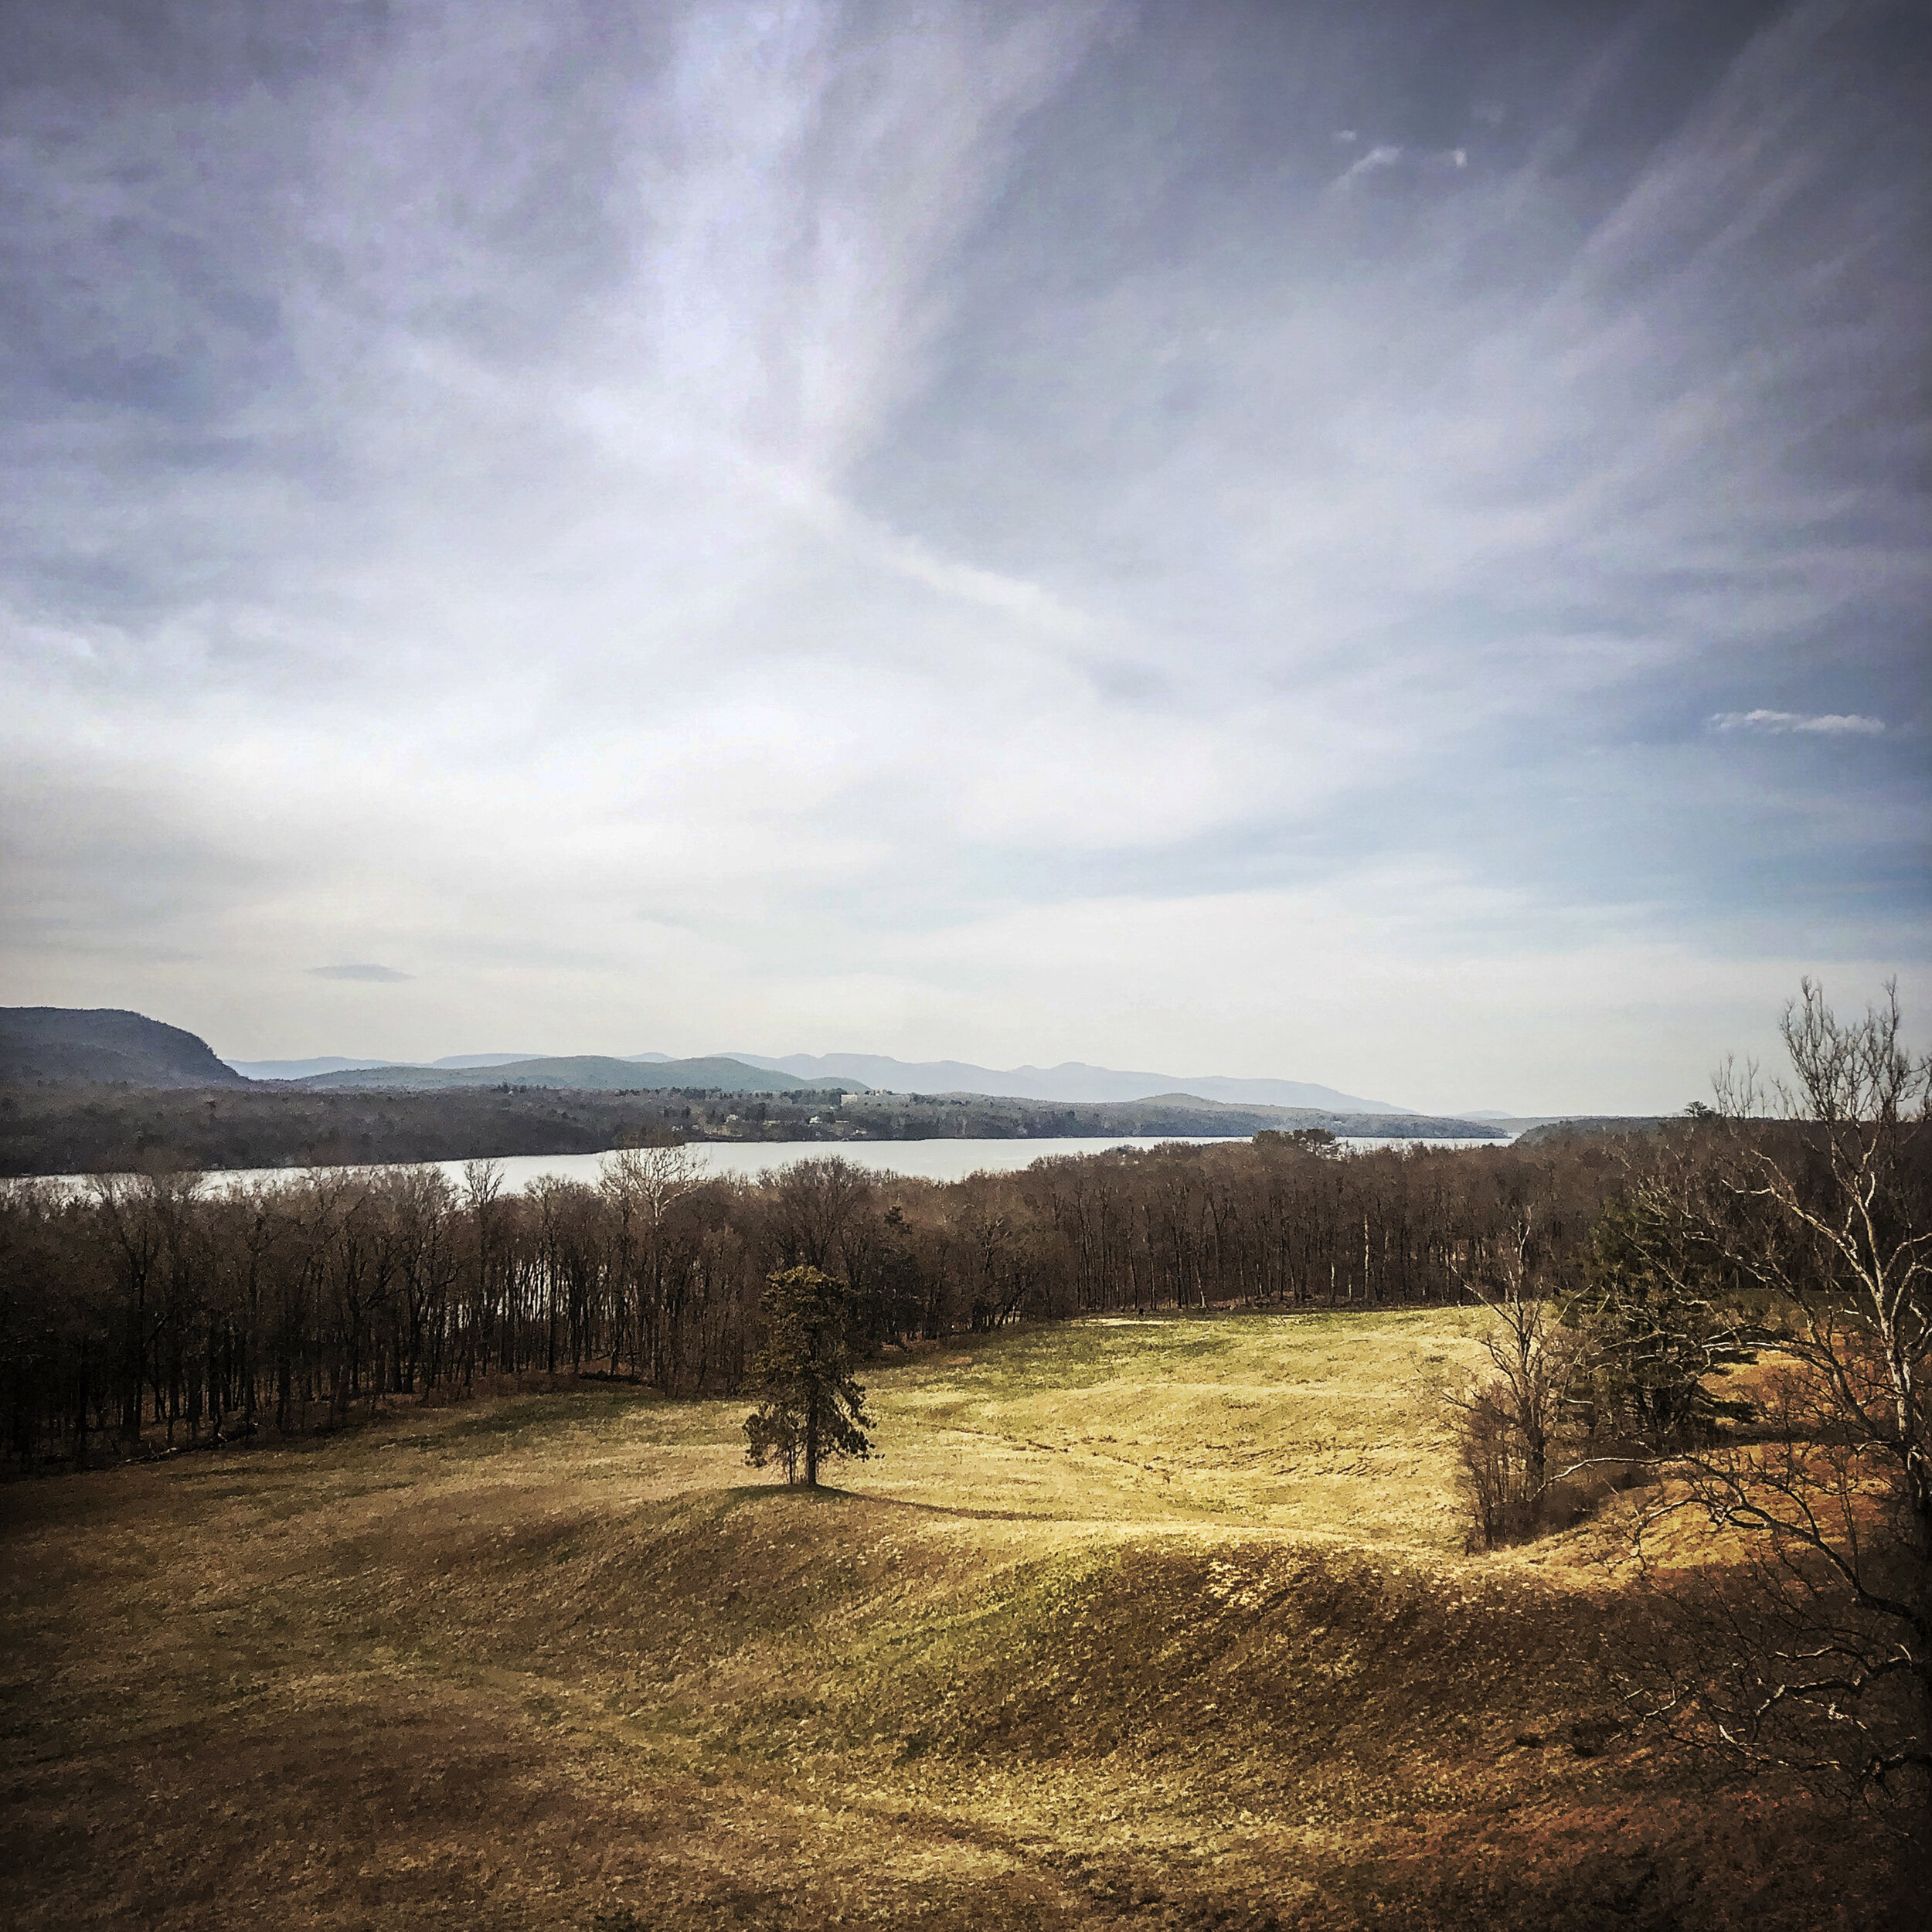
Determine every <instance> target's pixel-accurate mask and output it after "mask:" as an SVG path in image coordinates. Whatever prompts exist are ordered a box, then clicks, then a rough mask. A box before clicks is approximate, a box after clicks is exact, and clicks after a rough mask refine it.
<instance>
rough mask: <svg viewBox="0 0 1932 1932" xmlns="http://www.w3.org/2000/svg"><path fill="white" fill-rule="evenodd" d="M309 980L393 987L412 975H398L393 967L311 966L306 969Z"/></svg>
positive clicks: (413, 976) (411, 977) (412, 976)
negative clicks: (331, 980) (348, 981)
mask: <svg viewBox="0 0 1932 1932" xmlns="http://www.w3.org/2000/svg"><path fill="white" fill-rule="evenodd" d="M308 976H309V978H311V979H354V980H365V981H368V982H369V983H370V984H371V985H382V986H394V985H400V983H401V982H402V981H404V980H406V979H413V978H415V977H416V975H414V974H413V973H399V972H398V971H396V968H394V967H393V966H374V965H360V966H311V967H310V968H309V969H308Z"/></svg>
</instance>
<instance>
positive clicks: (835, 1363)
mask: <svg viewBox="0 0 1932 1932" xmlns="http://www.w3.org/2000/svg"><path fill="white" fill-rule="evenodd" d="M845 1301H846V1297H845V1290H844V1288H843V1287H841V1285H840V1284H838V1282H836V1281H833V1280H832V1278H831V1277H829V1276H828V1275H825V1274H821V1273H820V1271H819V1270H818V1269H817V1268H809V1267H800V1268H786V1269H784V1270H781V1272H780V1273H778V1274H774V1275H772V1276H770V1277H768V1279H767V1281H766V1283H765V1291H764V1297H763V1298H762V1299H761V1301H760V1304H759V1312H760V1315H761V1316H762V1317H763V1318H764V1328H765V1338H764V1344H763V1345H762V1346H761V1347H760V1349H759V1350H758V1352H757V1355H755V1356H754V1357H753V1359H752V1364H751V1382H750V1386H751V1389H752V1391H753V1393H754V1394H755V1395H757V1396H759V1397H760V1402H759V1405H758V1406H757V1409H755V1410H753V1412H752V1413H750V1415H748V1416H747V1417H745V1440H746V1444H747V1447H746V1449H745V1460H746V1461H747V1462H748V1463H750V1464H751V1466H752V1467H753V1468H754V1469H762V1468H764V1466H765V1464H767V1462H770V1461H773V1460H774V1459H775V1460H777V1461H781V1462H782V1463H783V1464H784V1466H785V1480H786V1481H787V1482H797V1481H799V1480H800V1478H801V1475H802V1477H803V1480H804V1483H805V1485H806V1487H807V1488H814V1489H815V1488H817V1487H818V1469H819V1465H820V1464H821V1463H822V1462H824V1461H825V1458H827V1457H828V1456H853V1457H856V1458H859V1459H860V1460H861V1461H862V1460H864V1458H866V1457H867V1456H869V1455H870V1454H872V1441H871V1438H870V1437H869V1436H868V1435H867V1434H866V1431H867V1430H869V1429H870V1428H871V1427H872V1418H871V1417H869V1416H868V1415H867V1414H866V1410H865V1400H866V1392H865V1390H864V1389H862V1388H861V1387H860V1386H859V1384H858V1383H856V1382H855V1381H854V1380H853V1379H852V1348H851V1345H850V1343H849V1341H848V1340H847V1338H846V1333H845V1327H846V1314H847V1310H846V1306H845Z"/></svg>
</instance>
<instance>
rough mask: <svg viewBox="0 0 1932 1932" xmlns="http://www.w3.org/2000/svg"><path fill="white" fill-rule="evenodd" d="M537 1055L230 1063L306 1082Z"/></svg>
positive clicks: (256, 1075)
mask: <svg viewBox="0 0 1932 1932" xmlns="http://www.w3.org/2000/svg"><path fill="white" fill-rule="evenodd" d="M542 1058H543V1055H542V1054H540V1053H451V1054H449V1055H447V1056H445V1057H444V1059H442V1060H381V1059H379V1058H377V1057H376V1056H374V1055H371V1054H366V1055H364V1056H363V1057H362V1059H360V1060H351V1059H349V1058H348V1057H346V1056H344V1055H342V1054H341V1053H324V1054H321V1055H320V1056H318V1057H317V1058H316V1059H314V1060H230V1062H229V1063H228V1064H229V1065H230V1066H232V1067H233V1069H234V1070H235V1071H236V1073H240V1074H243V1075H244V1076H246V1077H247V1078H248V1079H250V1080H308V1078H310V1077H311V1075H314V1074H316V1073H352V1072H356V1071H359V1070H362V1069H364V1068H374V1067H387V1066H456V1067H463V1066H510V1065H512V1063H514V1062H515V1061H518V1060H541V1059H542Z"/></svg>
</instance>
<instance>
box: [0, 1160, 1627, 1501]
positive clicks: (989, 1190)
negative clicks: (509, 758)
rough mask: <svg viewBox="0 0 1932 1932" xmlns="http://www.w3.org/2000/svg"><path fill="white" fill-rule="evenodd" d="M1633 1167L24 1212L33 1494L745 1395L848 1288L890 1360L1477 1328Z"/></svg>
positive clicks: (1237, 1172)
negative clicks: (1077, 1345) (1138, 1340)
mask: <svg viewBox="0 0 1932 1932" xmlns="http://www.w3.org/2000/svg"><path fill="white" fill-rule="evenodd" d="M1630 1158H1631V1148H1629V1147H1627V1146H1620V1145H1609V1144H1606V1143H1604V1142H1600V1141H1589V1140H1586V1139H1578V1140H1576V1141H1560V1142H1556V1143H1554V1144H1552V1145H1546V1146H1543V1147H1539V1148H1536V1149H1535V1150H1533V1151H1530V1150H1526V1151H1522V1152H1515V1151H1509V1150H1505V1149H1483V1150H1480V1151H1440V1150H1437V1151H1431V1150H1428V1149H1424V1148H1413V1149H1406V1150H1405V1149H1401V1148H1391V1149H1390V1150H1389V1151H1386V1152H1376V1153H1372V1154H1368V1155H1356V1156H1353V1157H1337V1156H1335V1155H1333V1154H1332V1153H1330V1152H1327V1151H1323V1150H1321V1148H1318V1147H1311V1146H1310V1145H1306V1144H1304V1143H1298V1142H1297V1141H1294V1139H1292V1138H1283V1137H1278V1136H1277V1137H1269V1136H1263V1137H1262V1138H1261V1139H1260V1141H1258V1142H1257V1143H1254V1144H1247V1143H1240V1144H1219V1145H1209V1146H1195V1147H1189V1146H1185V1145H1170V1146H1168V1147H1164V1148H1159V1149H1157V1150H1155V1151H1151V1152H1134V1151H1121V1152H1117V1153H1113V1154H1108V1155H1098V1156H1087V1157H1082V1158H1061V1159H1054V1160H1048V1161H1045V1162H1041V1163H1040V1164H1039V1165H1036V1166H1035V1167H1034V1168H1030V1169H1029V1170H1027V1171H1025V1172H1020V1173H1017V1174H1005V1175H975V1176H973V1177H971V1178H969V1179H966V1180H964V1181H960V1182H951V1183H944V1184H942V1183H937V1182H923V1181H916V1180H906V1179H893V1178H880V1177H877V1176H874V1175H869V1174H867V1173H866V1172H863V1171H862V1170H860V1169H859V1168H855V1167H853V1166H852V1165H849V1164H848V1163H846V1162H842V1161H840V1160H838V1159H837V1158H826V1159H824V1160H814V1161H809V1162H801V1163H799V1164H798V1165H795V1166H794V1167H792V1168H790V1169H788V1170H786V1171H785V1172H783V1173H782V1174H781V1175H778V1176H776V1177H774V1178H773V1179H769V1180H767V1181H765V1182H750V1183H747V1182H731V1181H726V1180H709V1181H704V1182H699V1180H698V1179H696V1176H695V1175H692V1173H691V1172H689V1169H688V1168H686V1167H685V1165H684V1163H683V1162H682V1160H681V1159H680V1158H679V1155H678V1154H677V1152H676V1151H675V1150H673V1149H645V1150H640V1151H635V1152H632V1153H629V1154H626V1155H622V1156H621V1157H619V1158H618V1159H617V1161H616V1162H614V1164H613V1165H612V1167H611V1169H610V1170H609V1171H608V1172H607V1175H606V1178H605V1179H604V1182H603V1183H602V1185H598V1186H589V1185H583V1184H581V1183H578V1182H563V1181H549V1182H544V1183H542V1184H540V1185H537V1186H536V1187H534V1188H532V1189H529V1191H528V1192H525V1193H522V1194H511V1193H508V1192H505V1191H504V1190H503V1189H502V1186H501V1185H500V1183H499V1182H498V1177H497V1175H496V1172H495V1170H494V1169H493V1168H492V1167H491V1166H490V1165H489V1164H488V1163H476V1164H473V1165H471V1167H470V1168H468V1171H467V1175H466V1179H465V1181H464V1184H462V1185H457V1186H451V1185H450V1183H449V1182H447V1180H446V1179H444V1175H442V1173H441V1172H440V1170H437V1169H435V1168H418V1169H414V1170H404V1171H400V1172H398V1171H394V1170H389V1171H375V1170H345V1171H342V1172H330V1173H327V1174H321V1175H305V1176H304V1177H303V1178H301V1179H291V1180H290V1181H287V1182H274V1183H265V1184H261V1185H253V1186H250V1187H247V1188H243V1189H236V1190H227V1189H222V1188H219V1187H218V1186H216V1185H211V1184H210V1183H209V1182H208V1181H207V1180H206V1179H205V1178H204V1177H202V1176H201V1175H196V1174H195V1173H192V1172H179V1173H161V1174H155V1175H148V1176H143V1177H140V1178H137V1179H102V1180H100V1181H98V1182H94V1183H92V1184H90V1185H89V1187H88V1188H87V1189H85V1190H84V1191H82V1192H71V1191H63V1190H60V1189H56V1188H53V1187H51V1186H46V1185H36V1184H33V1183H28V1182H17V1183H15V1184H13V1185H12V1186H11V1187H10V1188H9V1189H7V1191H6V1192H5V1194H4V1196H0V1349H4V1360H5V1370H4V1372H5V1396H4V1400H5V1406H6V1420H5V1430H6V1433H5V1441H6V1444H7V1447H8V1451H9V1456H10V1458H11V1459H12V1462H13V1464H14V1465H15V1467H30V1466H33V1465H36V1464H44V1463H45V1462H46V1461H49V1460H53V1459H58V1460H60V1461H74V1460H81V1461H85V1460H87V1459H90V1458H98V1457H106V1456H114V1455H119V1454H126V1453H128V1451H131V1450H132V1449H134V1448H136V1447H142V1446H145V1447H175V1448H188V1447H194V1446H196V1445H198V1444H207V1443H211V1442H214V1441H216V1440H227V1441H231V1442H232V1441H234V1440H236V1439H237V1438H246V1437H250V1436H251V1435H257V1434H260V1433H262V1432H264V1431H272V1432H274V1433H275V1434H283V1435H286V1434H294V1433H298V1432H302V1431H307V1430H314V1429H316V1428H318V1427H341V1426H344V1425H346V1424H348V1423H352V1422H354V1421H355V1420H359V1419H361V1418H363V1417H367V1416H368V1415H369V1414H370V1413H372V1412H373V1411H374V1410H376V1409H378V1408H379V1407H380V1406H381V1405H383V1404H385V1403H399V1402H408V1401H412V1400H414V1401H421V1400H442V1399H447V1398H451V1397H460V1396H463V1395H464V1394H467V1393H471V1392H474V1391H475V1390H477V1389H479V1388H481V1387H483V1386H490V1385H493V1384H495V1383H498V1382H500V1381H501V1380H502V1379H504V1378H515V1377H519V1376H529V1375H532V1374H536V1375H542V1376H572V1375H574V1376H583V1375H597V1376H621V1377H624V1378H627V1379H635V1380H637V1381H638V1382H641V1383H645V1384H647V1385H649V1386H655V1387H656V1388H658V1389H662V1390H664V1391H665V1392H666V1393H672V1394H699V1393H723V1392H727V1391H730V1390H731V1389H734V1388H735V1387H736V1386H737V1385H738V1383H739V1381H740V1378H741V1376H742V1375H743V1372H744V1369H745V1366H746V1364H747V1360H748V1359H749V1354H750V1350H751V1349H752V1347H753V1345H755V1342H756V1339H757V1321H758V1314H757V1311H758V1301H759V1296H760V1291H761V1288H762V1284H764V1281H766V1279H767V1277H768V1276H769V1275H770V1274H771V1273H772V1272H773V1271H774V1270H777V1269H781V1268H785V1267H793V1266H796V1265H801V1264H804V1265H809V1266H812V1267H819V1268H822V1269H824V1270H826V1271H827V1272H828V1274H832V1275H834V1276H835V1277H837V1278H838V1280H839V1281H842V1282H843V1283H845V1284H847V1285H848V1287H849V1291H850V1295H851V1305H852V1311H853V1321H854V1325H855V1339H856V1340H857V1341H858V1342H859V1345H861V1346H862V1347H863V1348H866V1349H871V1350H873V1351H877V1350H879V1349H884V1348H886V1347H889V1346H890V1345H895V1344H899V1343H903V1342H907V1341H910V1340H913V1339H918V1338H923V1339H933V1338H939V1337H942V1336H945V1335H951V1334H954V1333H957V1332H974V1331H977V1332H985V1331H988V1330H991V1329H994V1328H999V1327H1001V1326H1002V1325H1005V1324H1008V1323H1010V1322H1012V1321H1017V1320H1021V1319H1028V1320H1053V1319H1056V1318H1063V1317H1066V1316H1070V1315H1080V1314H1087V1313H1094V1312H1100V1311H1107V1310H1112V1309H1140V1310H1152V1309H1159V1308H1185V1307H1189V1306H1207V1305H1210V1304H1221V1305H1226V1304H1241V1303H1256V1304H1287V1305H1307V1304H1324V1305H1327V1304H1332V1305H1337V1306H1344V1307H1354V1308H1362V1307H1369V1306H1374V1305H1377V1304H1404V1303H1406V1304H1415V1303H1429V1302H1446V1301H1461V1300H1466V1299H1468V1297H1469V1294H1470V1292H1471V1289H1470V1284H1471V1283H1472V1282H1479V1281H1488V1280H1489V1279H1491V1278H1492V1277H1494V1275H1495V1269H1496V1267H1497V1264H1498V1257H1499V1255H1501V1254H1502V1253H1503V1252H1504V1251H1505V1250H1508V1251H1509V1253H1512V1254H1514V1253H1515V1251H1516V1250H1515V1243H1517V1242H1518V1241H1519V1235H1520V1230H1521V1229H1522V1226H1524V1225H1525V1223H1527V1224H1528V1225H1529V1226H1531V1227H1532V1229H1533V1230H1534V1233H1533V1236H1532V1265H1534V1266H1535V1267H1536V1268H1537V1269H1538V1270H1540V1271H1546V1272H1548V1273H1549V1274H1551V1275H1552V1276H1553V1277H1556V1276H1560V1275H1562V1274H1563V1273H1564V1272H1565V1271H1566V1270H1567V1269H1568V1268H1569V1267H1570V1264H1572V1263H1573V1261H1574V1260H1575V1259H1576V1257H1577V1255H1578V1254H1579V1253H1580V1251H1581V1250H1582V1248H1583V1246H1584V1245H1585V1244H1586V1243H1587V1240H1588V1238H1589V1235H1590V1229H1591V1227H1592V1226H1593V1225H1594V1223H1595V1222H1596V1221H1597V1218H1598V1216H1599V1215H1600V1212H1601V1211H1602V1209H1603V1207H1604V1203H1605V1202H1606V1201H1607V1199H1610V1198H1611V1196H1613V1195H1614V1194H1615V1193H1616V1192H1617V1191H1618V1190H1619V1189H1621V1188H1622V1187H1623V1186H1624V1185H1626V1183H1627V1181H1628V1172H1629V1169H1628V1163H1629V1160H1630Z"/></svg>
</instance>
